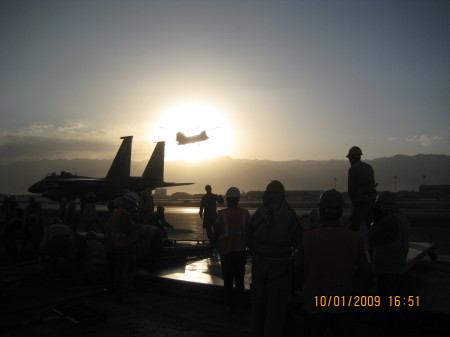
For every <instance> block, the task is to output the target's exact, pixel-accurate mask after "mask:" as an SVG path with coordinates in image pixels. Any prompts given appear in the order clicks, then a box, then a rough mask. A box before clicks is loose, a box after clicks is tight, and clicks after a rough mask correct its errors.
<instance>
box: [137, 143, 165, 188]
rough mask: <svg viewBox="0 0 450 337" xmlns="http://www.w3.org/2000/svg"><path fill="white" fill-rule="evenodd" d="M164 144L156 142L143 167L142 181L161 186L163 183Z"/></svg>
mask: <svg viewBox="0 0 450 337" xmlns="http://www.w3.org/2000/svg"><path fill="white" fill-rule="evenodd" d="M165 145H166V143H165V142H157V143H156V147H155V149H154V150H153V153H152V156H151V157H150V160H149V161H148V163H147V166H146V167H145V170H144V173H143V174H142V177H143V178H144V181H152V182H153V183H156V184H161V183H163V181H164V149H165Z"/></svg>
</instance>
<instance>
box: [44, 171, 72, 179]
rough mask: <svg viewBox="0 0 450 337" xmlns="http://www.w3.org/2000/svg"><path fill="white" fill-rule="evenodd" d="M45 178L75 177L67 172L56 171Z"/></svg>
mask: <svg viewBox="0 0 450 337" xmlns="http://www.w3.org/2000/svg"><path fill="white" fill-rule="evenodd" d="M45 177H46V178H70V177H75V176H74V175H73V174H72V173H70V172H69V171H65V170H56V171H52V172H50V173H48V174H47V175H46V176H45Z"/></svg>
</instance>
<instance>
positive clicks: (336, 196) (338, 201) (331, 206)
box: [319, 189, 344, 213]
mask: <svg viewBox="0 0 450 337" xmlns="http://www.w3.org/2000/svg"><path fill="white" fill-rule="evenodd" d="M319 206H321V207H324V209H325V211H326V212H327V213H337V211H341V210H342V209H343V208H344V197H343V195H342V194H341V193H339V192H338V191H336V190H335V189H332V190H328V191H325V192H323V193H322V194H321V195H320V198H319Z"/></svg>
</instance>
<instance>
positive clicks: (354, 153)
mask: <svg viewBox="0 0 450 337" xmlns="http://www.w3.org/2000/svg"><path fill="white" fill-rule="evenodd" d="M362 154H363V153H362V151H361V148H360V147H358V146H352V147H351V148H350V150H348V154H347V158H348V157H350V156H362Z"/></svg>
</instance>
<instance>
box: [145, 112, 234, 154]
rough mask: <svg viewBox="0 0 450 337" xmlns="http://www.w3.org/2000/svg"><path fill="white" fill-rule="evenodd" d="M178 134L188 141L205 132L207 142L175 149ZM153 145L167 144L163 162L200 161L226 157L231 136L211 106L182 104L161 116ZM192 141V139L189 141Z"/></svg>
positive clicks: (219, 113) (218, 114)
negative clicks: (156, 143) (157, 143)
mask: <svg viewBox="0 0 450 337" xmlns="http://www.w3.org/2000/svg"><path fill="white" fill-rule="evenodd" d="M178 132H182V133H184V134H185V135H186V136H187V137H192V136H196V135H200V134H201V133H202V132H205V133H206V135H207V136H208V139H207V140H203V141H200V142H195V143H191V144H186V145H178V143H177V142H176V136H177V133H178ZM153 134H154V135H156V137H155V138H156V139H155V140H156V141H160V140H163V141H165V142H166V160H188V161H195V160H203V159H210V158H215V157H219V156H227V155H229V151H230V149H231V147H232V145H233V138H234V133H233V129H232V127H231V126H230V124H229V122H228V121H227V119H226V118H225V115H224V114H223V113H222V112H221V111H219V110H218V109H215V108H213V107H211V106H207V105H201V104H184V105H180V106H176V107H173V108H171V109H169V110H167V111H165V112H164V114H163V116H162V118H161V119H160V120H159V122H158V123H157V124H156V127H155V130H154V133H153ZM191 139H194V138H191Z"/></svg>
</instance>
